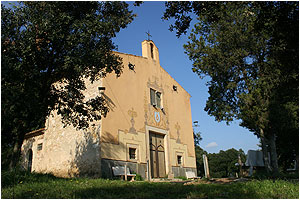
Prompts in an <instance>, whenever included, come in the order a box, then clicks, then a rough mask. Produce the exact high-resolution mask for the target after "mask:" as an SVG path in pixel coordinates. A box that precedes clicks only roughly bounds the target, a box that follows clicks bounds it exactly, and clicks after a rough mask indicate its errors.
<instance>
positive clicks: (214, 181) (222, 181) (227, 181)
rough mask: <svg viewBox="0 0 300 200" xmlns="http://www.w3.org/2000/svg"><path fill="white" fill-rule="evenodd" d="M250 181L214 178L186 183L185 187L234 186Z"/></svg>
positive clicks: (245, 179)
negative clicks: (196, 185)
mask: <svg viewBox="0 0 300 200" xmlns="http://www.w3.org/2000/svg"><path fill="white" fill-rule="evenodd" d="M246 181H249V179H247V178H212V179H210V180H197V181H192V182H188V183H184V185H194V184H232V183H238V182H246Z"/></svg>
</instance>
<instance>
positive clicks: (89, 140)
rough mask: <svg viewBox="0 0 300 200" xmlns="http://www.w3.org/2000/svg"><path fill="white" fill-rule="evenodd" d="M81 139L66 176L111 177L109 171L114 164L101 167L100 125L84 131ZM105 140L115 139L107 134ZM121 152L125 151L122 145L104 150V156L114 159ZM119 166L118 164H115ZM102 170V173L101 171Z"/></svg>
mask: <svg viewBox="0 0 300 200" xmlns="http://www.w3.org/2000/svg"><path fill="white" fill-rule="evenodd" d="M82 134H83V139H82V140H81V141H76V146H75V149H74V151H71V152H70V153H71V154H72V153H73V152H74V156H73V160H72V161H71V162H70V169H69V171H68V175H69V176H70V177H95V178H96V177H101V175H103V174H104V177H111V176H112V172H111V171H110V170H112V169H111V167H112V166H115V165H114V164H112V165H111V164H109V165H108V166H107V165H106V163H105V162H104V163H105V164H104V166H102V164H103V162H101V148H102V146H103V145H102V142H100V125H99V126H98V127H94V128H90V129H89V130H88V131H84V132H83V133H82ZM107 134H108V135H106V136H107V138H108V139H110V140H113V139H115V138H114V137H113V136H112V135H111V134H109V133H107ZM121 151H126V146H125V145H124V144H123V143H120V144H119V145H118V148H109V149H105V152H106V154H105V155H106V156H107V157H108V158H116V157H117V156H118V155H120V153H121ZM116 165H119V164H116ZM102 170H103V171H102Z"/></svg>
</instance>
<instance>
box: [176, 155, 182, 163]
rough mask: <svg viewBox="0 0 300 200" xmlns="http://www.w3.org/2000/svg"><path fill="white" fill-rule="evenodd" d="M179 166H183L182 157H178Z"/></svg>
mask: <svg viewBox="0 0 300 200" xmlns="http://www.w3.org/2000/svg"><path fill="white" fill-rule="evenodd" d="M177 164H178V165H182V156H180V155H177Z"/></svg>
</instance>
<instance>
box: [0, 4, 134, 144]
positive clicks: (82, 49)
mask: <svg viewBox="0 0 300 200" xmlns="http://www.w3.org/2000/svg"><path fill="white" fill-rule="evenodd" d="M133 17H134V15H133V14H132V12H131V11H129V10H128V4H127V3H125V2H109V1H107V2H96V1H93V2H62V1H61V2H29V1H27V2H20V3H19V5H18V6H17V7H16V8H14V9H11V8H6V7H4V6H3V5H1V50H2V52H1V56H2V59H1V65H2V68H1V73H2V76H1V93H2V99H1V106H2V109H1V114H2V118H1V122H2V126H1V132H2V133H1V135H2V147H3V148H5V147H11V146H12V145H14V144H17V146H18V148H16V149H20V146H21V144H22V142H23V137H24V134H25V133H26V132H30V131H32V130H35V129H37V128H42V127H44V124H45V120H46V117H47V116H49V114H50V112H51V111H52V110H54V109H56V110H57V113H58V114H60V115H61V118H62V121H63V123H64V124H65V125H73V126H74V127H76V128H86V127H88V122H90V121H93V120H99V119H101V117H103V116H105V115H106V114H107V112H108V111H109V108H108V106H107V104H106V101H105V99H104V98H103V97H102V96H100V95H99V96H96V97H94V98H92V99H89V100H86V99H85V96H84V95H83V93H82V91H83V90H84V89H85V88H86V82H85V80H86V79H87V80H88V81H90V82H93V81H96V80H98V79H99V78H101V77H105V76H106V74H108V73H115V74H116V75H117V76H120V74H121V72H122V60H121V59H120V57H118V56H116V55H114V54H113V52H112V50H114V49H116V46H115V44H114V43H113V42H112V38H113V37H115V36H116V33H117V32H119V31H120V30H121V29H123V28H126V26H127V25H128V24H129V23H130V22H131V21H132V20H133Z"/></svg>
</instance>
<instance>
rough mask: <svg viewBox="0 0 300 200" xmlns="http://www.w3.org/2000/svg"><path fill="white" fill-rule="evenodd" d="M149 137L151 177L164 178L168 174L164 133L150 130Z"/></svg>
mask: <svg viewBox="0 0 300 200" xmlns="http://www.w3.org/2000/svg"><path fill="white" fill-rule="evenodd" d="M149 138H150V165H151V177H152V178H163V177H165V176H166V164H165V144H164V135H161V134H157V133H154V132H150V134H149Z"/></svg>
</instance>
